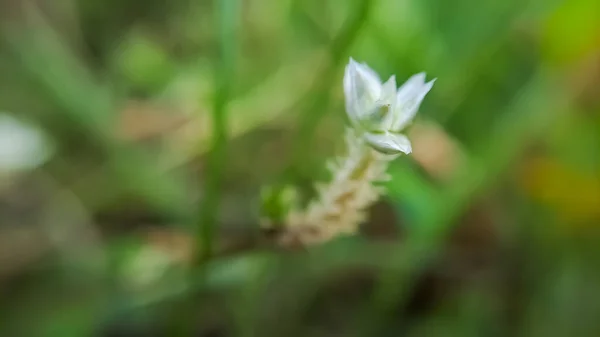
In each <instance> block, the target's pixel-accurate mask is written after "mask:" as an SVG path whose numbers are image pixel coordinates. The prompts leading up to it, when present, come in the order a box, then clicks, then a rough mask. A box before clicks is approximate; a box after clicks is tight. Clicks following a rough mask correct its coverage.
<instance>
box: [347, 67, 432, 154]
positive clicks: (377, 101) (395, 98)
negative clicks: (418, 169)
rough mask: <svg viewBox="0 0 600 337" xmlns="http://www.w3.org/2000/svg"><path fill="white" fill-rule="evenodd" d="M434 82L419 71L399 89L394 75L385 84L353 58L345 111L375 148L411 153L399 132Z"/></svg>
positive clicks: (407, 122)
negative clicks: (427, 80) (426, 79)
mask: <svg viewBox="0 0 600 337" xmlns="http://www.w3.org/2000/svg"><path fill="white" fill-rule="evenodd" d="M434 82H435V79H434V80H432V81H429V82H425V73H419V74H416V75H413V76H412V77H411V78H409V79H408V81H406V83H404V84H403V85H402V86H400V88H398V89H396V78H395V77H394V76H391V77H390V78H389V79H388V80H387V82H385V83H382V82H381V79H380V78H379V76H378V75H377V73H376V72H375V71H373V70H372V69H371V68H369V66H367V65H366V64H364V63H363V64H360V63H357V62H356V61H354V60H353V59H352V58H350V62H349V63H348V65H347V66H346V72H345V74H344V94H345V96H346V112H347V113H348V117H349V118H350V121H351V122H352V125H353V126H354V127H355V128H356V129H357V130H358V131H360V132H361V133H362V134H363V137H364V140H365V141H366V142H367V143H368V144H369V145H371V146H372V147H373V148H374V149H376V150H378V151H380V152H382V153H386V154H398V153H400V152H403V153H406V154H408V153H410V152H411V151H412V147H411V144H410V141H409V140H408V138H406V136H404V135H403V134H401V133H400V132H401V131H402V130H403V129H404V128H405V127H406V126H407V125H408V124H409V123H410V122H411V121H412V119H413V117H414V116H415V114H416V113H417V111H418V110H419V106H420V105H421V102H422V101H423V98H425V95H427V93H428V92H429V90H431V87H432V86H433V83H434Z"/></svg>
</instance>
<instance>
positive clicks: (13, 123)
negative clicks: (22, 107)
mask: <svg viewBox="0 0 600 337" xmlns="http://www.w3.org/2000/svg"><path fill="white" fill-rule="evenodd" d="M51 150H52V149H51V148H50V146H49V144H48V139H47V138H46V137H45V134H43V133H42V132H41V131H40V130H38V129H37V128H35V127H33V126H31V125H28V124H25V123H23V122H21V121H19V120H18V119H16V118H14V117H12V116H11V115H8V114H6V113H4V112H2V111H0V174H1V173H2V172H13V171H23V170H28V169H33V168H35V167H37V166H39V165H41V164H43V163H44V162H45V161H46V160H47V159H48V158H49V157H50V155H51V152H52V151H51Z"/></svg>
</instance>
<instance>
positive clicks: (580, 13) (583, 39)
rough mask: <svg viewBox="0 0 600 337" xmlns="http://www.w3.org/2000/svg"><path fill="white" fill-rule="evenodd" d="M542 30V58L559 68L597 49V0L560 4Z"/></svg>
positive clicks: (599, 32)
mask: <svg viewBox="0 0 600 337" xmlns="http://www.w3.org/2000/svg"><path fill="white" fill-rule="evenodd" d="M542 27H543V28H542V29H543V31H542V37H541V39H542V41H541V42H542V51H543V54H544V58H546V59H547V60H548V61H550V62H552V63H556V64H559V65H568V64H571V63H573V62H577V61H578V60H580V59H581V58H583V57H586V55H588V54H589V53H590V52H592V51H593V50H595V49H598V48H600V1H597V0H570V1H564V2H563V4H562V5H561V6H560V7H558V8H557V9H556V11H555V12H554V13H552V15H550V16H549V18H548V19H547V20H546V22H545V23H544V24H543V26H542Z"/></svg>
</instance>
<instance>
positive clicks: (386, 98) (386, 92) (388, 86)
mask: <svg viewBox="0 0 600 337" xmlns="http://www.w3.org/2000/svg"><path fill="white" fill-rule="evenodd" d="M395 95H396V76H394V75H392V76H391V77H390V79H389V80H387V82H385V83H384V84H383V85H382V86H381V97H380V98H379V99H380V100H381V101H383V102H385V103H390V104H391V103H392V102H393V101H394V96H395Z"/></svg>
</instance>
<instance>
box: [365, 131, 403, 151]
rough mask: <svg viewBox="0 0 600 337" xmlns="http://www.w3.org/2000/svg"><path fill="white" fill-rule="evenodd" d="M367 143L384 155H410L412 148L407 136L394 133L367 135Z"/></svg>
mask: <svg viewBox="0 0 600 337" xmlns="http://www.w3.org/2000/svg"><path fill="white" fill-rule="evenodd" d="M364 137H365V141H366V142H367V143H368V144H369V145H370V146H371V147H373V148H374V149H375V150H377V151H379V152H381V153H384V154H399V153H405V154H409V153H411V152H412V146H411V144H410V141H409V140H408V138H406V136H404V135H401V134H394V133H389V132H385V133H366V134H365V136H364Z"/></svg>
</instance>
